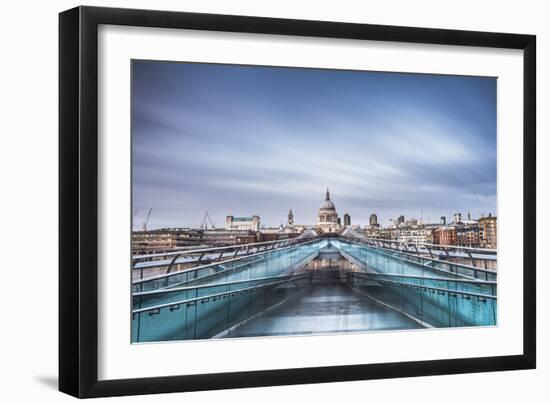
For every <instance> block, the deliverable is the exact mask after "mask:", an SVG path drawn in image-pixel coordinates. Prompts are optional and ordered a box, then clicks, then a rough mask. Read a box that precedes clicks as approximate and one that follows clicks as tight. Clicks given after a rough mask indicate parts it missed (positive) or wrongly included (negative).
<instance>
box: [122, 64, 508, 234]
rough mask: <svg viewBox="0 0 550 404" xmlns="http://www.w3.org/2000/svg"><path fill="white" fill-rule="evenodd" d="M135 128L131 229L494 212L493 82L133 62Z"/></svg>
mask: <svg viewBox="0 0 550 404" xmlns="http://www.w3.org/2000/svg"><path fill="white" fill-rule="evenodd" d="M132 128H133V133H132V135H133V204H134V210H135V209H136V208H137V207H138V206H139V207H140V212H139V214H138V215H136V217H135V218H134V227H139V226H140V224H141V222H142V216H145V215H146V214H147V211H148V210H149V208H152V209H153V213H152V215H151V218H150V222H149V227H150V228H160V227H198V225H199V224H200V223H201V221H202V218H203V216H204V212H205V211H208V212H209V214H210V216H211V217H212V219H213V220H214V222H215V223H216V225H218V227H222V224H223V222H224V221H225V217H226V216H227V215H234V216H252V215H254V214H256V215H259V216H260V217H261V221H262V224H265V225H266V226H272V227H275V226H279V225H280V224H281V222H283V223H285V222H286V215H287V214H288V210H289V209H292V211H293V213H294V220H295V223H299V224H314V223H315V221H316V213H317V209H318V207H319V205H320V204H321V202H322V201H323V196H324V192H325V190H326V188H327V187H329V188H330V190H331V195H332V199H333V201H334V203H335V204H336V206H337V208H338V212H339V213H340V215H341V216H342V217H343V215H344V214H345V213H348V214H350V215H351V221H352V224H368V219H369V216H370V215H371V214H372V213H376V214H377V216H378V222H379V223H381V224H382V225H384V226H386V225H387V224H388V220H389V219H390V218H396V217H398V216H400V215H405V217H407V218H410V217H414V218H420V216H421V215H422V216H423V220H424V222H438V221H439V217H440V216H446V217H447V218H449V216H450V215H452V214H453V213H455V212H462V214H463V215H464V216H465V215H466V214H467V212H468V211H470V212H471V214H472V217H473V218H477V217H479V216H480V214H482V213H484V214H488V213H489V212H491V213H493V215H496V214H497V211H496V79H495V78H480V77H464V76H441V75H419V74H402V73H380V72H356V71H334V70H320V69H297V68H271V67H253V66H234V65H212V64H195V63H172V62H147V61H134V62H133V121H132ZM143 220H144V219H143Z"/></svg>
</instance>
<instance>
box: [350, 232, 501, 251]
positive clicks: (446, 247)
mask: <svg viewBox="0 0 550 404" xmlns="http://www.w3.org/2000/svg"><path fill="white" fill-rule="evenodd" d="M351 237H352V236H351ZM365 239H366V240H373V241H382V242H386V243H390V242H394V243H400V244H405V245H407V246H409V247H410V246H427V247H434V248H441V249H449V250H467V251H477V252H480V253H486V254H495V255H496V254H497V252H498V250H495V249H492V248H481V247H466V246H459V245H448V244H433V243H410V242H406V241H400V240H388V239H383V238H376V237H365Z"/></svg>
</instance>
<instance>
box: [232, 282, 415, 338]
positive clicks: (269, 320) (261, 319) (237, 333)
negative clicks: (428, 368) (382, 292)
mask: <svg viewBox="0 0 550 404" xmlns="http://www.w3.org/2000/svg"><path fill="white" fill-rule="evenodd" d="M413 328H422V327H421V326H420V325H419V324H418V323H417V322H415V321H413V320H411V319H410V318H408V317H407V316H405V315H403V314H402V313H400V312H398V311H396V310H392V309H390V308H388V307H386V306H383V305H381V304H378V303H376V302H374V301H373V300H371V299H369V298H367V297H366V296H364V295H362V294H360V293H357V292H354V291H352V290H351V289H349V288H348V287H346V286H345V285H343V284H316V285H313V286H312V287H311V288H310V290H309V291H308V292H307V293H305V294H304V295H302V296H300V297H298V298H295V299H293V300H290V301H287V302H285V303H283V304H281V305H280V306H278V307H276V308H274V309H272V310H270V311H268V312H266V313H264V314H262V315H259V316H258V317H256V318H253V319H251V320H249V321H247V322H245V323H243V324H241V325H239V326H237V327H235V328H234V329H232V330H230V331H228V333H227V334H226V335H224V336H223V337H224V338H233V337H254V336H276V335H294V334H325V333H336V332H338V333H340V332H360V331H379V330H396V329H413Z"/></svg>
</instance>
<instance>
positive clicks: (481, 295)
mask: <svg viewBox="0 0 550 404" xmlns="http://www.w3.org/2000/svg"><path fill="white" fill-rule="evenodd" d="M378 282H380V283H388V284H393V285H399V286H404V287H408V288H415V289H430V290H436V291H440V292H446V293H449V294H456V295H466V296H475V297H481V298H485V299H493V300H497V296H493V295H486V294H484V293H473V292H466V291H462V290H453V289H446V288H436V287H433V286H425V285H413V284H410V283H402V282H395V281H386V280H383V281H382V280H379V281H378Z"/></svg>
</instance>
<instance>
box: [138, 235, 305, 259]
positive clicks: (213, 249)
mask: <svg viewBox="0 0 550 404" xmlns="http://www.w3.org/2000/svg"><path fill="white" fill-rule="evenodd" d="M296 238H297V237H295V238H289V239H285V240H272V241H261V242H258V243H247V244H234V245H230V246H222V247H208V248H198V249H196V250H177V251H167V252H163V253H153V254H141V255H134V256H132V259H134V260H139V259H145V258H159V257H170V256H172V255H179V254H191V255H192V254H201V253H206V252H219V251H222V250H232V249H234V248H243V247H250V246H261V245H266V244H276V243H284V242H289V241H293V240H296ZM302 240H303V239H302Z"/></svg>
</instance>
